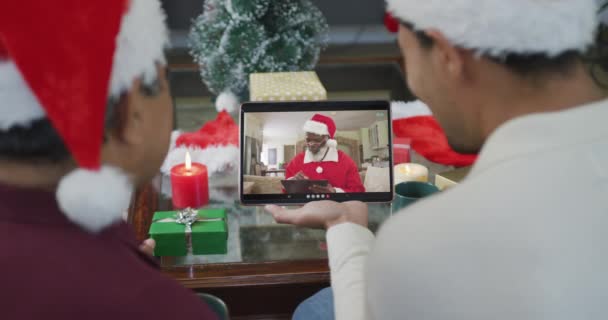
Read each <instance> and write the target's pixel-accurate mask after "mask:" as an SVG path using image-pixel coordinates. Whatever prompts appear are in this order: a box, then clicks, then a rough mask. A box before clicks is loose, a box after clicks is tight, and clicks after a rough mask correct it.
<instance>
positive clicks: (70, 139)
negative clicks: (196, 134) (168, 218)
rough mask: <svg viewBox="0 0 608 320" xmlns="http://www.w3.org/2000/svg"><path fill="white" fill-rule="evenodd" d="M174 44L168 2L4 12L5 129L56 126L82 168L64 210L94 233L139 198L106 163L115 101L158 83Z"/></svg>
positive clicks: (64, 2) (30, 4) (26, 1)
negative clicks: (136, 84)
mask: <svg viewBox="0 0 608 320" xmlns="http://www.w3.org/2000/svg"><path fill="white" fill-rule="evenodd" d="M167 44H168V32H167V29H166V25H165V14H164V12H163V11H162V9H161V6H160V2H159V1H158V0H109V1H82V0H57V1H50V2H49V1H37V0H20V1H18V2H14V1H3V2H2V3H1V4H0V101H2V107H1V110H2V111H0V113H1V116H0V130H8V129H10V128H13V127H17V126H21V127H28V126H30V124H31V123H33V122H34V121H36V120H40V119H43V118H48V120H49V121H50V122H51V123H52V125H53V127H54V128H55V130H56V131H57V133H58V134H59V136H60V137H61V138H62V140H63V142H64V144H65V145H66V147H67V149H68V150H69V152H70V153H71V155H72V157H73V158H74V159H75V161H76V163H77V164H78V165H79V167H80V168H79V169H76V170H74V171H72V172H71V173H69V174H68V175H67V176H65V177H64V178H63V179H62V181H61V182H60V184H59V186H58V190H57V199H58V203H59V206H60V207H61V209H62V211H63V212H64V213H65V214H66V216H67V217H68V218H69V219H70V220H72V221H73V222H74V223H76V224H78V225H80V226H82V227H84V228H85V229H87V230H89V231H93V232H96V231H99V230H101V229H103V228H104V227H106V226H108V225H110V224H112V223H114V222H115V221H116V220H118V219H120V218H121V216H122V213H123V211H124V210H125V209H126V208H127V207H128V204H129V201H130V194H131V191H132V185H131V182H130V179H129V178H128V177H127V176H126V174H125V173H123V172H121V170H119V169H117V168H113V167H107V166H101V163H100V155H101V145H102V141H103V132H104V119H105V112H106V104H107V101H108V98H110V97H113V98H116V99H118V98H119V97H120V95H121V94H122V93H124V92H126V91H128V90H129V89H130V88H131V85H132V83H133V80H134V79H136V78H138V77H141V78H142V81H143V82H144V83H147V82H151V81H152V80H154V79H156V76H157V74H156V73H157V72H156V70H157V69H156V63H165V59H164V53H163V49H164V47H165V46H166V45H167Z"/></svg>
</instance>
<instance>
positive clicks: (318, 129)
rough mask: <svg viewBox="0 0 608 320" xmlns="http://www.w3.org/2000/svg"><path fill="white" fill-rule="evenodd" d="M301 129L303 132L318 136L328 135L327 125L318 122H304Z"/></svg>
mask: <svg viewBox="0 0 608 320" xmlns="http://www.w3.org/2000/svg"><path fill="white" fill-rule="evenodd" d="M302 129H303V130H304V132H310V133H315V134H318V135H329V131H328V130H327V125H326V124H325V123H323V122H319V121H314V120H306V122H304V127H303V128H302Z"/></svg>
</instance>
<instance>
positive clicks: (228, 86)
mask: <svg viewBox="0 0 608 320" xmlns="http://www.w3.org/2000/svg"><path fill="white" fill-rule="evenodd" d="M328 30H329V27H328V25H327V22H326V20H325V17H324V16H323V14H322V13H321V11H320V10H319V9H318V8H317V7H315V6H314V5H313V4H312V3H311V2H310V1H309V0H206V1H205V4H204V11H203V13H202V14H201V15H200V16H199V17H198V18H196V19H195V21H194V23H193V25H192V28H191V30H190V35H189V39H188V40H189V43H188V44H189V46H190V54H191V55H192V56H193V57H194V60H195V61H196V62H197V63H198V64H199V66H200V69H201V77H202V79H203V82H204V83H205V84H206V85H207V87H208V88H209V91H211V92H212V93H213V94H215V95H217V100H216V107H217V108H218V111H219V110H222V109H227V110H228V111H232V110H234V109H236V107H237V106H238V103H239V101H244V100H247V99H248V95H249V92H248V88H249V74H250V73H256V72H280V71H303V70H312V69H313V68H314V67H315V65H316V63H317V61H318V59H319V54H320V51H321V49H322V48H324V47H325V46H326V44H327V40H328Z"/></svg>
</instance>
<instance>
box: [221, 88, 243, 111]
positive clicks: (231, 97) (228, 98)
mask: <svg viewBox="0 0 608 320" xmlns="http://www.w3.org/2000/svg"><path fill="white" fill-rule="evenodd" d="M240 105H241V102H240V101H239V98H238V97H237V96H236V95H235V94H234V93H232V91H229V90H226V91H223V92H222V93H220V95H219V96H217V99H216V100H215V109H217V111H218V112H219V111H222V110H226V112H228V113H234V112H235V111H238V110H239V107H240Z"/></svg>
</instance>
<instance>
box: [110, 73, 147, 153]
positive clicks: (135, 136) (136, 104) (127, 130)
mask: <svg viewBox="0 0 608 320" xmlns="http://www.w3.org/2000/svg"><path fill="white" fill-rule="evenodd" d="M141 84H142V83H141V80H140V79H135V80H133V85H132V86H131V88H132V89H131V90H129V92H127V93H126V94H125V95H124V99H123V100H124V106H122V108H121V109H122V111H121V112H122V113H123V114H122V115H121V116H120V118H121V120H120V122H121V123H120V126H119V128H120V130H119V131H117V132H115V133H116V134H117V135H118V139H119V140H120V141H122V142H124V143H127V144H129V145H138V144H141V143H143V142H144V141H145V139H146V137H145V134H144V130H143V129H144V121H145V117H144V111H145V108H146V103H145V99H146V97H145V96H144V95H142V94H141V90H140V88H141Z"/></svg>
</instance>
